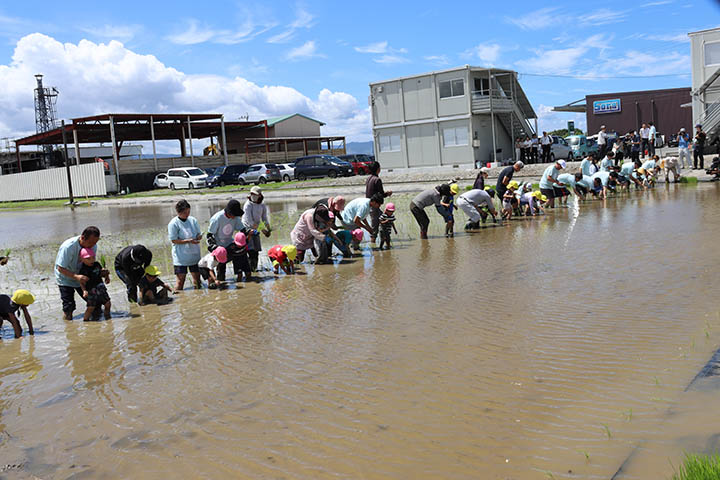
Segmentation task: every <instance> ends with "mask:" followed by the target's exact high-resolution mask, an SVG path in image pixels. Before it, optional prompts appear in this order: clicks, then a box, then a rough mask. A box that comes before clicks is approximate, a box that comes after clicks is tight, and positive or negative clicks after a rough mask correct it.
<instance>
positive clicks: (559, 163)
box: [555, 160, 567, 168]
mask: <svg viewBox="0 0 720 480" xmlns="http://www.w3.org/2000/svg"><path fill="white" fill-rule="evenodd" d="M555 163H557V164H558V165H560V166H561V167H562V168H565V167H567V163H565V160H558V161H557V162H555Z"/></svg>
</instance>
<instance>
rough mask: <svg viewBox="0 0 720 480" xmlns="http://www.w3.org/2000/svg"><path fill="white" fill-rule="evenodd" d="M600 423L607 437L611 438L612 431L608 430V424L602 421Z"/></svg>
mask: <svg viewBox="0 0 720 480" xmlns="http://www.w3.org/2000/svg"><path fill="white" fill-rule="evenodd" d="M600 425H602V426H603V428H604V429H605V434H606V435H607V437H608V439H610V438H612V433H611V432H610V429H609V428H608V426H607V425H605V424H604V423H601V424H600Z"/></svg>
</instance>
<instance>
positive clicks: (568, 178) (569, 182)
mask: <svg viewBox="0 0 720 480" xmlns="http://www.w3.org/2000/svg"><path fill="white" fill-rule="evenodd" d="M558 180H559V181H561V182H562V183H564V184H565V188H566V189H568V190H572V189H573V188H575V175H573V174H571V173H561V174H560V175H558Z"/></svg>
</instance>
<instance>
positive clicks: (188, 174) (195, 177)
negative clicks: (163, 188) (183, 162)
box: [167, 167, 208, 190]
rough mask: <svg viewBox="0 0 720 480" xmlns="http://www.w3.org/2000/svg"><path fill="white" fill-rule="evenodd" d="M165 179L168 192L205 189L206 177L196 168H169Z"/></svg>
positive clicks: (205, 174)
mask: <svg viewBox="0 0 720 480" xmlns="http://www.w3.org/2000/svg"><path fill="white" fill-rule="evenodd" d="M167 177H168V178H167V183H168V187H170V190H175V189H176V188H190V189H193V188H204V187H207V178H208V175H207V173H205V172H203V171H202V170H200V169H199V168H197V167H183V168H171V169H170V170H168V171H167Z"/></svg>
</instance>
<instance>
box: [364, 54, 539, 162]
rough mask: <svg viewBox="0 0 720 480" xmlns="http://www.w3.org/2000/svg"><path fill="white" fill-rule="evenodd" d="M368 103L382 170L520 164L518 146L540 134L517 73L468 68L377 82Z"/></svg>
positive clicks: (535, 116) (377, 157) (372, 86)
mask: <svg viewBox="0 0 720 480" xmlns="http://www.w3.org/2000/svg"><path fill="white" fill-rule="evenodd" d="M369 102H370V105H371V108H372V121H373V136H374V140H375V156H376V159H377V160H378V161H379V162H380V163H381V164H382V166H383V168H391V169H398V168H412V167H432V166H474V165H476V164H478V163H485V162H501V161H508V160H513V159H514V156H515V148H514V145H515V139H516V138H519V137H520V138H521V137H525V136H531V135H533V134H535V132H536V130H537V115H536V114H535V111H534V110H533V108H532V105H531V104H530V101H529V100H528V98H527V97H526V96H525V92H523V90H522V88H521V87H520V84H519V83H518V81H517V73H516V72H514V71H512V70H502V69H497V68H480V67H471V66H469V65H466V66H464V67H458V68H453V69H450V70H443V71H437V72H430V73H424V74H421V75H415V76H410V77H403V78H397V79H393V80H386V81H382V82H375V83H371V84H370V98H369ZM533 119H534V125H532V124H531V120H533Z"/></svg>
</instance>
